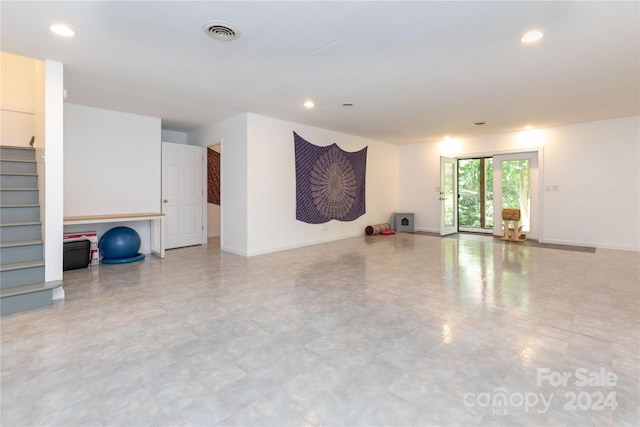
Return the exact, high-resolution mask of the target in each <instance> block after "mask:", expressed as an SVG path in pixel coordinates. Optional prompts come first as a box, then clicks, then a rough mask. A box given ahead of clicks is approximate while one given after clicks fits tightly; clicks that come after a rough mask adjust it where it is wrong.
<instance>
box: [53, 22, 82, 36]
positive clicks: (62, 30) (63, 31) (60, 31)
mask: <svg viewBox="0 0 640 427" xmlns="http://www.w3.org/2000/svg"><path fill="white" fill-rule="evenodd" d="M49 29H50V30H51V31H53V32H54V33H56V34H57V35H59V36H62V37H73V36H75V35H76V32H75V31H73V30H72V29H71V28H69V27H67V26H66V25H62V24H54V25H51V26H50V27H49Z"/></svg>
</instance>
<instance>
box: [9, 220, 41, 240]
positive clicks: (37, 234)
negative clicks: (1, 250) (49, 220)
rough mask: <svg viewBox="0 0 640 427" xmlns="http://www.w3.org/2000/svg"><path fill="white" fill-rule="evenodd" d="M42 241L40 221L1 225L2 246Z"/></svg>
mask: <svg viewBox="0 0 640 427" xmlns="http://www.w3.org/2000/svg"><path fill="white" fill-rule="evenodd" d="M38 239H42V226H41V224H40V221H31V222H15V223H9V224H0V244H5V243H11V242H18V241H21V240H38Z"/></svg>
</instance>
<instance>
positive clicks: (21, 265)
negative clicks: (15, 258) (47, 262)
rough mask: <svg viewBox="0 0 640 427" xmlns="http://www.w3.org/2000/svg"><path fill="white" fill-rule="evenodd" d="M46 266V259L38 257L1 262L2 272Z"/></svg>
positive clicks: (0, 270)
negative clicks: (28, 259)
mask: <svg viewBox="0 0 640 427" xmlns="http://www.w3.org/2000/svg"><path fill="white" fill-rule="evenodd" d="M36 267H44V260H41V259H38V260H34V261H23V262H8V263H2V264H0V272H5V271H14V270H22V269H25V268H36Z"/></svg>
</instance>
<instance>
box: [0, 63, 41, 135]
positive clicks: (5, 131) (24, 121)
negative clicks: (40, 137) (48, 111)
mask: <svg viewBox="0 0 640 427" xmlns="http://www.w3.org/2000/svg"><path fill="white" fill-rule="evenodd" d="M40 64H41V61H36V60H35V59H31V58H26V57H24V56H18V55H12V54H10V53H5V52H0V94H1V95H2V98H1V100H2V102H1V105H0V141H2V144H4V145H10V146H14V147H29V142H30V141H31V137H32V136H34V135H35V133H36V123H35V114H36V112H37V111H38V110H42V107H41V101H42V96H41V94H40V93H39V92H40V88H42V86H43V84H42V80H43V79H44V77H43V75H42V73H41V69H40V68H41V65H40ZM41 145H42V144H41Z"/></svg>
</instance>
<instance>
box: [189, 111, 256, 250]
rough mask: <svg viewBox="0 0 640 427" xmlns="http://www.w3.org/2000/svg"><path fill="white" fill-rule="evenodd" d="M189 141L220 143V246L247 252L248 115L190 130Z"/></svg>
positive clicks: (190, 143)
mask: <svg viewBox="0 0 640 427" xmlns="http://www.w3.org/2000/svg"><path fill="white" fill-rule="evenodd" d="M187 143H188V144H189V145H200V146H202V147H207V146H209V145H214V144H221V146H222V153H223V154H222V156H221V158H220V182H221V189H220V204H221V223H222V228H221V230H220V248H221V249H222V250H224V251H227V252H232V253H236V254H240V255H247V185H248V184H247V114H241V115H238V116H236V117H233V118H230V119H227V120H223V121H221V122H218V123H214V124H212V125H209V126H205V127H202V128H200V129H196V130H194V131H192V132H189V134H188V135H187Z"/></svg>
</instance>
